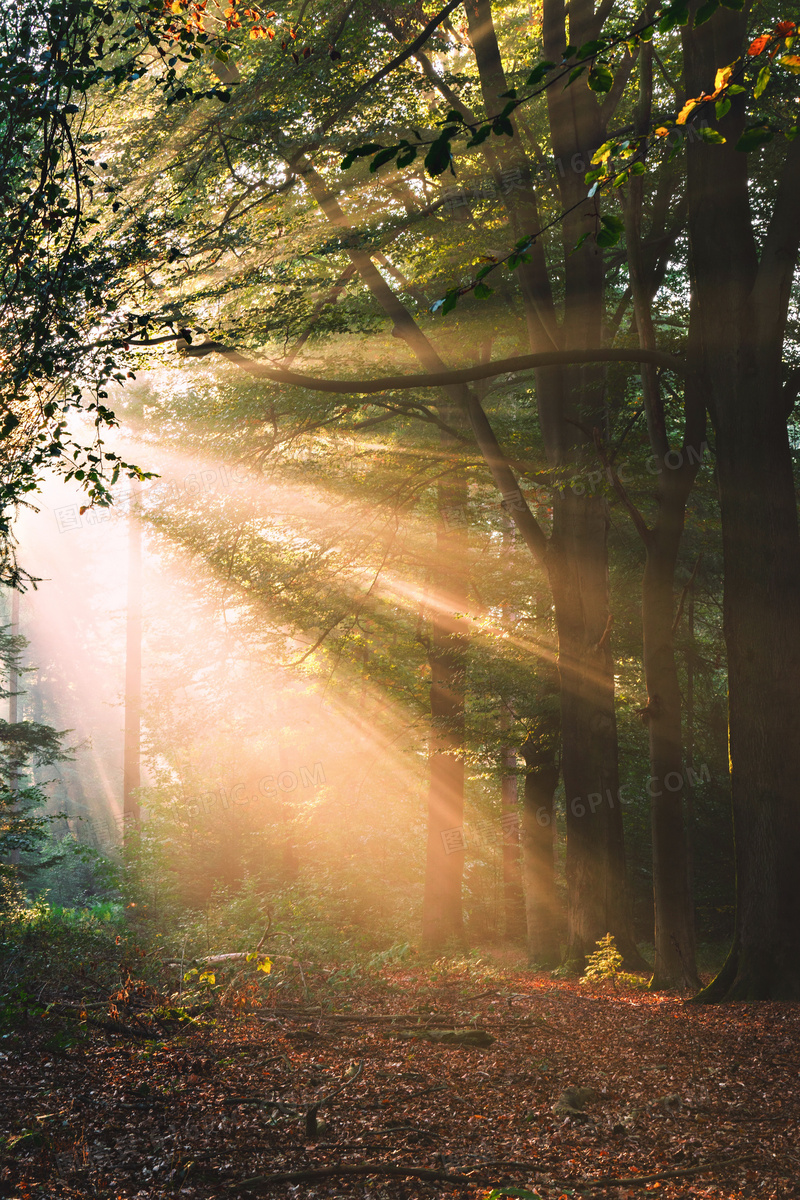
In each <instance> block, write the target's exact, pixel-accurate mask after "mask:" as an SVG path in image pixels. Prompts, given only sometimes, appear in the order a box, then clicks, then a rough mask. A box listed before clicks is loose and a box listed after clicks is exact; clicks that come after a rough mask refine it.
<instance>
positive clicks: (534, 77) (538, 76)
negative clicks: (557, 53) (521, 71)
mask: <svg viewBox="0 0 800 1200" xmlns="http://www.w3.org/2000/svg"><path fill="white" fill-rule="evenodd" d="M556 65H557V64H556V63H554V62H547V61H544V62H540V63H537V64H536V66H535V67H534V68H533V70H532V71H531V73H530V75H529V76H528V78H527V79H526V80H525V83H526V84H527V86H528V87H533V86H534V84H537V83H541V81H542V80H543V79H544V77H545V75H546V74H547V73H548V71H552V69H553V67H555V66H556Z"/></svg>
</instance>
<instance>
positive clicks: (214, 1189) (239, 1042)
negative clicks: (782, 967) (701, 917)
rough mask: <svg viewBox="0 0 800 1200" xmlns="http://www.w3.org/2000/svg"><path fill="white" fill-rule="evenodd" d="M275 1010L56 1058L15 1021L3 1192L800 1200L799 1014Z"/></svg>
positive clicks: (510, 986) (567, 987)
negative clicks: (504, 1193)
mask: <svg viewBox="0 0 800 1200" xmlns="http://www.w3.org/2000/svg"><path fill="white" fill-rule="evenodd" d="M480 982H481V981H479V983H480ZM482 982H483V983H484V984H486V983H487V980H486V979H484V980H483V981H482ZM303 986H304V988H305V980H304V981H303ZM298 992H299V989H298ZM279 994H282V993H279ZM301 997H302V998H301ZM315 1002H316V1003H315ZM281 1004H282V1007H275V1008H268V1007H262V1008H259V1009H257V1010H255V1011H251V1012H248V1013H242V1014H241V1015H235V1014H233V1013H231V1012H229V1011H225V1010H224V1009H223V1010H220V1009H217V1010H215V1011H212V1012H210V1013H208V1014H205V1015H204V1016H203V1017H202V1018H201V1019H200V1020H198V1021H190V1022H188V1023H186V1022H184V1023H183V1024H176V1025H175V1026H174V1028H168V1027H166V1026H163V1023H162V1027H161V1030H160V1032H159V1033H158V1034H157V1035H154V1034H152V1033H151V1034H150V1035H149V1036H145V1035H143V1034H142V1033H141V1031H140V1034H139V1036H138V1037H136V1036H135V1034H136V1031H137V1028H138V1026H137V1025H136V1022H135V1021H133V1020H130V1021H129V1027H128V1031H127V1033H126V1027H125V1026H124V1025H123V1024H122V1023H121V1022H124V1021H125V1020H126V1018H125V1016H124V1015H122V1016H120V1020H119V1022H113V1021H112V1022H109V1023H107V1025H106V1028H102V1027H101V1025H97V1026H94V1027H92V1028H91V1031H90V1032H88V1033H86V1034H85V1035H84V1036H83V1039H82V1040H81V1041H80V1042H78V1043H76V1044H72V1045H69V1044H67V1045H66V1046H62V1047H61V1048H55V1049H54V1048H53V1039H52V1038H50V1039H49V1040H48V1039H47V1037H46V1036H45V1034H44V1032H42V1028H43V1027H44V1026H45V1025H46V1024H47V1022H46V1021H41V1020H38V1019H37V1018H34V1017H31V1018H29V1020H28V1023H27V1026H26V1027H25V1029H23V1030H21V1033H20V1034H19V1035H15V1036H14V1037H12V1038H11V1039H6V1040H5V1041H3V1042H0V1046H3V1047H5V1049H4V1050H3V1052H2V1053H0V1138H1V1139H2V1140H0V1195H2V1196H4V1197H14V1198H17V1200H40V1198H41V1200H57V1198H58V1200H60V1198H62V1197H63V1198H65V1200H66V1198H67V1197H69V1198H77V1200H88V1198H91V1200H118V1198H121V1197H125V1198H126V1200H128V1198H130V1200H133V1198H136V1200H150V1198H152V1197H162V1196H163V1197H170V1196H176V1197H177V1196H180V1197H194V1198H196V1200H206V1198H211V1197H213V1198H215V1200H216V1198H222V1197H249V1196H255V1197H257V1196H261V1197H268V1198H271V1197H351V1196H352V1197H365V1198H372V1200H399V1198H401V1197H402V1198H405V1200H410V1198H412V1197H420V1198H422V1197H426V1198H427V1197H440V1196H441V1197H444V1196H449V1197H465V1198H466V1197H469V1198H470V1200H473V1198H474V1200H477V1198H480V1197H484V1196H486V1195H487V1194H488V1193H489V1192H490V1191H491V1189H492V1188H493V1187H494V1188H501V1187H507V1188H508V1189H509V1192H508V1194H511V1195H517V1196H520V1195H528V1194H531V1193H532V1194H534V1195H536V1196H540V1197H542V1198H543V1200H559V1198H564V1197H569V1198H570V1200H571V1198H572V1197H573V1196H574V1195H585V1196H594V1197H598V1198H600V1200H603V1198H607V1197H614V1198H615V1200H616V1198H620V1200H622V1198H628V1197H630V1198H633V1197H639V1196H641V1195H642V1194H643V1193H645V1192H650V1193H655V1194H656V1195H658V1196H659V1197H662V1198H663V1200H681V1198H684V1200H686V1198H688V1197H707V1198H709V1200H711V1198H714V1200H718V1198H719V1200H723V1198H725V1200H728V1198H730V1197H737V1198H738V1197H759V1198H761V1197H763V1198H764V1200H767V1198H775V1200H777V1198H778V1197H780V1198H781V1200H786V1198H788V1197H800V1006H794V1005H788V1004H766V1003H764V1004H737V1005H725V1006H720V1007H705V1006H695V1005H685V1004H683V1003H681V1001H680V1000H678V999H676V998H674V997H673V998H665V997H664V996H656V995H650V994H648V993H647V992H643V991H641V990H639V991H637V990H631V989H625V988H623V987H620V988H619V990H614V989H613V988H611V986H610V985H607V984H604V985H599V984H598V985H593V986H591V987H590V986H587V985H581V984H578V983H575V982H563V981H557V980H555V979H553V978H552V977H551V976H549V975H536V974H532V973H531V972H525V971H512V970H504V971H501V972H495V973H494V975H493V976H492V978H491V983H490V984H489V985H488V986H485V987H481V988H480V990H478V991H477V993H476V988H475V977H474V975H470V974H469V972H466V973H464V974H463V975H459V972H458V971H455V970H454V971H452V972H450V973H449V974H447V973H444V974H442V973H440V974H439V975H438V976H432V975H431V973H430V972H426V971H425V969H424V968H423V967H422V966H420V967H419V968H417V969H399V968H394V969H391V970H385V971H384V972H382V975H381V977H380V979H379V980H374V981H370V980H364V979H362V980H360V981H358V980H357V981H356V982H355V983H353V984H352V986H348V988H347V990H346V991H339V993H338V994H337V996H336V998H335V1000H334V999H332V998H331V996H330V995H327V996H326V995H325V994H324V993H323V992H322V991H318V990H316V989H312V991H311V992H310V993H308V995H307V997H306V996H303V994H302V993H301V992H299V994H298V998H297V1000H296V1002H293V1003H289V1002H288V1001H287V1000H282V1001H281ZM37 1020H38V1024H37ZM465 1030H470V1031H471V1033H469V1034H468V1033H465V1032H459V1031H465ZM448 1031H449V1032H448ZM480 1031H485V1032H483V1033H481V1032H480ZM156 1039H157V1040H156ZM473 1042H484V1043H485V1044H484V1045H477V1044H471V1043H473ZM568 1088H579V1089H586V1090H585V1092H582V1093H575V1092H573V1093H570V1094H568V1095H567V1097H566V1108H572V1109H573V1112H571V1113H570V1112H568V1111H567V1110H566V1108H565V1107H563V1105H564V1103H565V1101H564V1093H565V1091H566V1090H567V1089H568ZM559 1100H562V1108H561V1111H559V1112H554V1111H553V1107H554V1106H557V1107H558V1105H559ZM570 1101H571V1103H570ZM320 1102H322V1103H321V1104H320ZM318 1104H320V1107H319V1109H318V1112H316V1113H315V1111H314V1108H315V1105H318ZM526 1188H527V1189H530V1193H528V1192H525V1191H521V1190H513V1189H526Z"/></svg>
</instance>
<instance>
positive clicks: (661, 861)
mask: <svg viewBox="0 0 800 1200" xmlns="http://www.w3.org/2000/svg"><path fill="white" fill-rule="evenodd" d="M681 507H682V506H681ZM682 525H683V519H682V512H681V520H680V526H681V528H682ZM680 533H681V529H680V528H677V529H673V530H672V531H670V530H668V529H665V528H664V527H663V526H662V527H660V528H658V527H657V529H656V531H655V533H654V536H653V537H652V539H651V541H650V543H649V544H648V547H647V560H646V563H645V569H644V579H643V583H642V626H643V632H644V669H645V679H646V682H647V697H648V701H647V708H646V709H645V712H644V713H643V716H644V718H645V720H646V722H647V730H648V736H649V742H650V798H651V799H650V804H651V808H650V817H651V826H652V833H653V892H654V905H655V967H654V970H653V978H652V980H651V983H650V987H651V988H652V989H653V990H663V989H668V988H678V989H680V990H686V989H696V988H697V987H699V985H700V980H699V978H698V975H697V970H696V967H695V961H694V921H693V916H692V908H691V896H690V891H689V873H688V869H687V847H686V828H685V823H684V789H685V782H684V769H683V766H684V764H683V757H682V752H681V746H682V737H681V733H682V730H681V693H680V683H679V680H678V669H677V664H676V662H675V646H674V636H673V621H674V612H673V610H674V607H675V603H674V595H673V583H674V578H675V564H676V561H677V553H678V544H679V540H680ZM670 534H671V536H670Z"/></svg>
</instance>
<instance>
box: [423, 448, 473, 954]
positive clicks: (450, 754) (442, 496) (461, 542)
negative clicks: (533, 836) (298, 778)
mask: <svg viewBox="0 0 800 1200" xmlns="http://www.w3.org/2000/svg"><path fill="white" fill-rule="evenodd" d="M442 441H443V443H445V442H447V441H449V439H448V438H447V435H446V434H444V433H443V434H442ZM466 501H467V485H466V481H465V479H464V477H463V475H461V474H460V473H458V472H453V473H451V474H449V475H445V476H443V477H442V478H441V479H440V480H439V483H438V485H437V505H438V513H439V521H438V524H437V527H436V563H435V570H434V571H433V572H432V580H431V595H432V603H431V634H430V644H429V652H428V662H429V664H430V669H431V693H430V696H431V700H430V703H431V730H430V751H429V758H428V768H429V772H430V780H429V790H428V837H427V847H426V857H425V890H424V896H423V902H422V941H423V945H424V946H425V948H426V949H427V950H430V951H437V950H441V949H442V948H443V947H444V945H445V944H446V943H447V942H448V941H461V940H462V939H463V936H464V920H463V909H462V897H461V887H462V878H463V874H464V852H465V847H466V841H465V836H464V757H463V751H464V685H465V675H466V665H467V649H468V646H469V632H468V624H467V621H466V618H465V616H464V613H465V612H466V609H467V603H468V600H467V585H468V578H467V570H466V567H467V556H466Z"/></svg>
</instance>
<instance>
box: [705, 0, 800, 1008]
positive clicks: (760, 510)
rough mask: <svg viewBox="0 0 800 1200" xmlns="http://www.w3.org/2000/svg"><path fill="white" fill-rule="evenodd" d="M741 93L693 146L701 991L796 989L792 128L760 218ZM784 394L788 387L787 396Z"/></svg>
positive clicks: (741, 39) (729, 30)
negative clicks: (723, 885)
mask: <svg viewBox="0 0 800 1200" xmlns="http://www.w3.org/2000/svg"><path fill="white" fill-rule="evenodd" d="M746 39H747V14H746V13H742V14H740V13H735V12H729V11H728V10H725V9H721V10H720V11H719V13H718V14H715V17H714V19H713V20H711V21H709V22H707V23H706V24H704V25H701V26H700V28H698V29H692V28H691V26H689V27H687V28H686V30H685V32H684V52H685V66H686V87H687V95H690V96H694V95H698V94H699V93H698V92H697V91H696V90H693V89H695V88H696V87H697V85H698V83H699V81H700V80H703V81H708V82H710V83H713V79H714V74H715V71H716V69H717V68H718V67H720V66H725V65H726V64H728V63H730V62H733V61H734V60H735V59H736V58H737V57H738V56H740V55H741V54H742V53H743V50H744V47H745V46H746V44H747V41H746ZM743 101H744V97H739V96H737V97H735V98H734V99H733V103H732V104H731V108H730V110H729V112H728V114H727V115H726V116H724V117H723V118H722V119H721V120H720V121H719V122H718V125H719V130H720V132H721V133H722V135H723V136H724V137H725V138H726V142H725V144H724V145H717V146H706V145H705V144H703V143H697V144H695V145H690V146H689V148H688V151H687V179H688V189H689V193H688V194H689V237H690V252H691V261H692V282H693V286H694V288H695V292H696V297H697V301H698V307H699V311H700V313H701V317H702V322H703V329H702V333H703V357H704V366H705V372H706V377H707V381H708V389H709V408H710V411H711V417H712V421H713V423H714V428H715V432H716V451H717V471H718V480H719V497H720V512H721V518H722V543H723V556H724V567H725V594H724V633H725V643H726V648H727V655H728V688H729V750H730V761H731V788H732V799H733V819H734V833H735V845H736V891H737V900H736V904H737V910H736V931H735V937H734V945H733V948H732V951H731V954H730V956H729V957H728V960H727V962H726V964H725V966H724V967H723V969H722V971H721V973H720V974H719V975H718V976H717V978H716V979H715V980H714V981H713V983H712V984H711V985H710V987H709V988H708V989H706V991H705V992H704V993H701V998H703V999H713V1000H718V999H748V1000H754V999H774V1000H777V999H793V1000H796V999H798V998H800V889H799V888H798V887H797V863H798V861H800V803H799V802H798V779H800V621H798V619H797V614H798V612H800V535H799V534H798V522H797V497H796V493H795V487H794V479H793V472H792V458H791V451H790V445H789V438H788V433H787V428H786V420H787V416H788V411H789V407H788V403H787V396H786V393H785V392H784V385H783V382H782V355H783V345H784V338H785V332H786V320H787V311H788V304H789V297H790V293H791V285H792V278H793V274H794V271H795V269H796V265H797V259H798V242H799V241H800V222H798V220H797V196H798V194H800V142H798V141H797V140H795V141H794V142H790V143H789V145H788V148H787V149H786V150H785V159H784V162H783V166H782V171H781V175H780V179H779V186H778V189H777V194H776V198H775V202H774V206H773V211H772V213H771V215H770V217H769V221H768V222H765V221H764V216H763V213H759V224H760V225H763V226H764V232H763V233H760V234H759V238H758V241H757V240H756V237H755V232H754V218H753V214H752V211H751V193H750V180H749V171H748V156H747V155H746V154H742V153H740V152H737V150H736V149H735V146H736V142H737V140H738V137H739V136H740V134H741V132H742V130H743V128H744V124H745V106H744V102H743ZM789 399H791V400H793V397H790V398H789Z"/></svg>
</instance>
